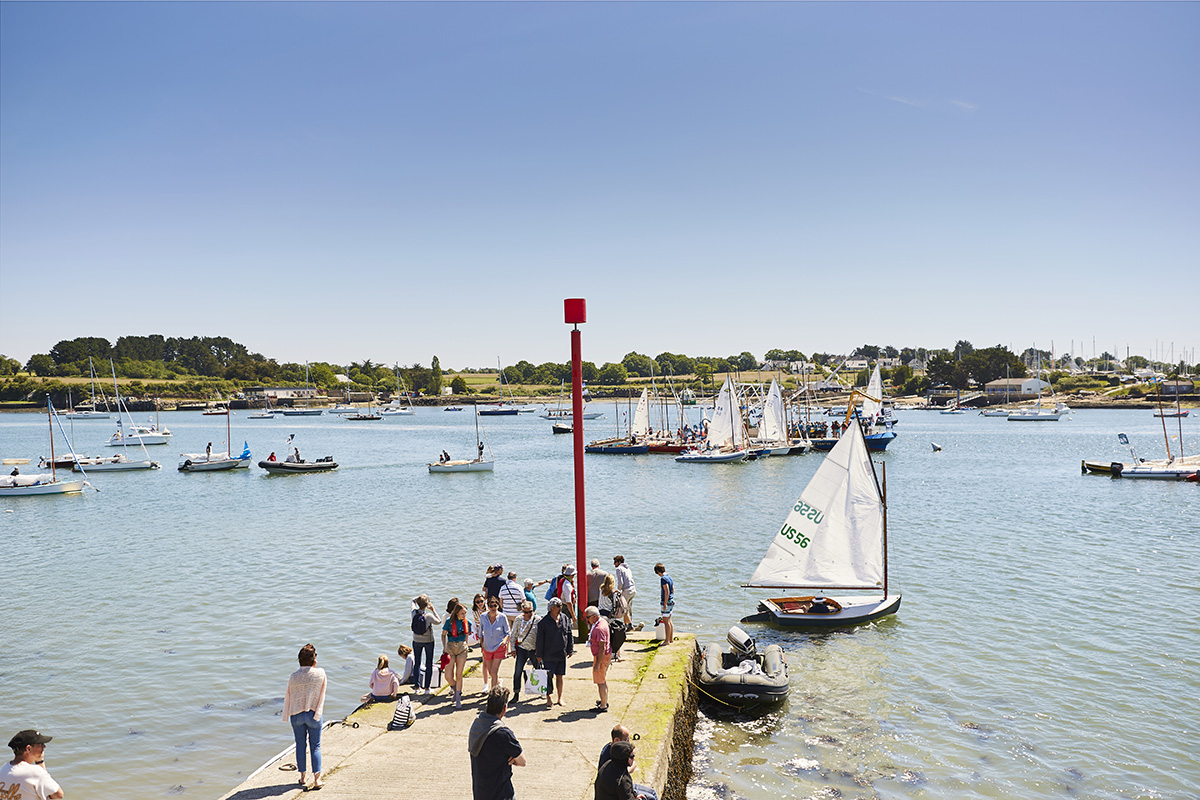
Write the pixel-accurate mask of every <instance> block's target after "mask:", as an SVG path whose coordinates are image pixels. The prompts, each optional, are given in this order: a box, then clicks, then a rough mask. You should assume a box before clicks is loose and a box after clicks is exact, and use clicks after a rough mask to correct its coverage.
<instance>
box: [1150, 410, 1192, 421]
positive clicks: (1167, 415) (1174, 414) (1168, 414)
mask: <svg viewBox="0 0 1200 800" xmlns="http://www.w3.org/2000/svg"><path fill="white" fill-rule="evenodd" d="M1188 411H1191V409H1190V408H1188V409H1184V410H1183V411H1164V412H1162V413H1159V412H1158V411H1155V412H1154V416H1156V417H1158V418H1160V419H1177V418H1179V417H1186V416H1187V415H1188Z"/></svg>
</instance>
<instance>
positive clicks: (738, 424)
mask: <svg viewBox="0 0 1200 800" xmlns="http://www.w3.org/2000/svg"><path fill="white" fill-rule="evenodd" d="M707 440H708V443H709V444H710V445H712V446H713V447H733V448H734V449H737V450H740V449H742V448H743V447H745V446H746V434H745V429H744V426H743V425H742V415H741V412H740V411H739V410H738V407H737V401H736V399H735V398H734V394H733V382H732V381H730V380H729V377H728V376H726V378H725V383H723V384H722V385H721V392H720V394H718V395H717V402H716V404H715V405H714V406H713V415H712V420H711V421H710V422H709V423H708V436H707Z"/></svg>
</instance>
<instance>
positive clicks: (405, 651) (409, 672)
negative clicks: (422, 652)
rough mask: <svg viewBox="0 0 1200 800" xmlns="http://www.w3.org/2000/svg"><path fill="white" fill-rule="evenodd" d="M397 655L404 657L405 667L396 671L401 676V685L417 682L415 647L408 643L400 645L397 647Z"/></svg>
mask: <svg viewBox="0 0 1200 800" xmlns="http://www.w3.org/2000/svg"><path fill="white" fill-rule="evenodd" d="M396 655H398V656H399V657H400V658H402V659H404V669H402V670H400V671H399V672H398V673H396V674H397V675H399V676H400V685H401V686H404V685H406V684H409V683H414V684H415V683H416V682H417V680H416V678H417V659H416V657H415V656H414V655H413V649H412V648H411V647H409V646H408V645H406V644H402V645H399V646H397V647H396Z"/></svg>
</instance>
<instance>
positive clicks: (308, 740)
mask: <svg viewBox="0 0 1200 800" xmlns="http://www.w3.org/2000/svg"><path fill="white" fill-rule="evenodd" d="M298 658H299V661H300V669H298V670H296V671H295V672H293V673H292V675H291V677H290V678H288V685H287V690H286V691H285V692H284V693H283V719H284V721H285V722H290V723H291V724H292V732H293V733H294V734H295V735H296V768H297V769H298V770H299V771H300V785H301V786H304V787H305V788H306V789H307V788H308V787H307V785H306V784H307V783H308V781H307V776H308V769H307V767H308V764H307V760H306V758H305V756H306V755H307V754H308V753H307V752H306V751H308V752H311V753H312V771H313V785H312V788H314V789H320V788H321V786H322V785H323V784H322V783H321V712H322V711H323V710H324V708H325V685H326V679H325V670H323V669H321V668H320V667H318V666H317V648H315V647H313V646H312V645H311V644H306V645H304V647H301V648H300V655H299V656H298Z"/></svg>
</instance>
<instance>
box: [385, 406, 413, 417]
mask: <svg viewBox="0 0 1200 800" xmlns="http://www.w3.org/2000/svg"><path fill="white" fill-rule="evenodd" d="M416 413H417V412H416V411H413V410H412V409H411V408H405V407H404V406H383V407H381V408H380V409H379V414H380V416H383V417H411V416H414V415H415V414H416Z"/></svg>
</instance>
